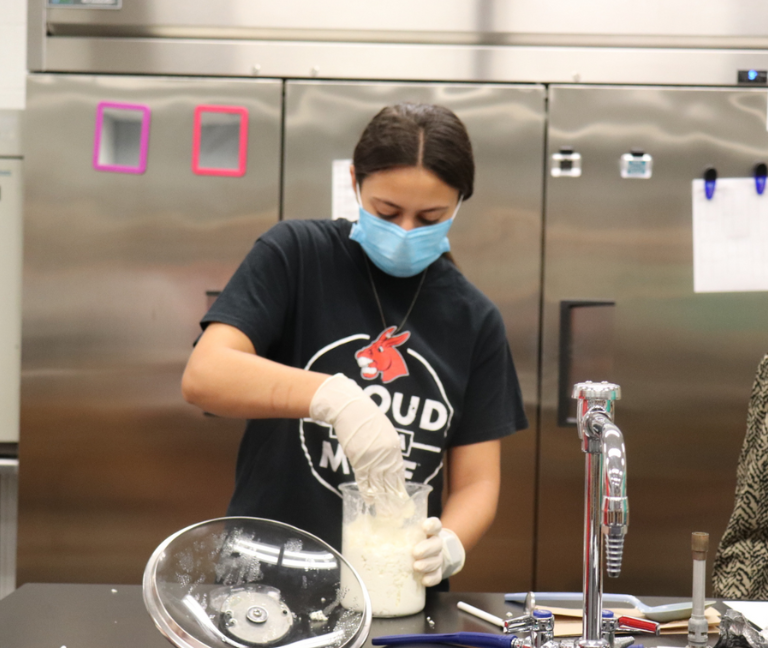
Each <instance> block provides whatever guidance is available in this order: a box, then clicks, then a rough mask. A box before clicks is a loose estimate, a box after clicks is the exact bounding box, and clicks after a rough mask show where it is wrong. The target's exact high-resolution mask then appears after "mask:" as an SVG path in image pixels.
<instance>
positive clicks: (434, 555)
mask: <svg viewBox="0 0 768 648" xmlns="http://www.w3.org/2000/svg"><path fill="white" fill-rule="evenodd" d="M422 528H423V529H424V531H426V533H427V539H426V540H422V541H421V542H419V543H418V544H417V545H416V546H415V547H414V548H413V557H414V558H415V561H414V563H413V571H414V573H415V575H416V578H419V577H421V582H422V584H423V585H424V586H425V587H432V586H433V585H437V584H438V583H439V582H440V581H441V580H443V579H444V578H448V577H449V576H453V575H454V574H457V573H458V572H460V571H461V568H462V567H464V558H465V556H466V554H465V552H464V545H462V544H461V540H459V536H457V535H456V534H455V533H454V532H453V531H451V530H450V529H444V528H443V524H442V522H440V518H436V517H431V518H427V519H426V520H424V522H423V524H422Z"/></svg>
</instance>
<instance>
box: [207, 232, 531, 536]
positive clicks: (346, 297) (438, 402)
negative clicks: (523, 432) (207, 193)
mask: <svg viewBox="0 0 768 648" xmlns="http://www.w3.org/2000/svg"><path fill="white" fill-rule="evenodd" d="M350 229H351V223H350V222H348V221H345V220H337V221H331V220H317V221H284V222H281V223H279V224H278V225H276V226H274V227H273V228H272V229H270V230H269V231H268V232H267V233H266V234H264V235H263V236H262V237H261V238H259V239H258V240H257V241H256V243H255V245H254V246H253V249H252V250H251V252H250V253H249V254H248V256H247V257H246V258H245V260H244V261H243V263H242V264H241V265H240V267H239V268H238V270H237V271H236V272H235V274H234V276H233V277H232V279H231V280H230V281H229V283H228V284H227V286H226V288H225V289H224V290H223V291H222V293H221V295H219V297H218V298H217V299H216V302H215V303H214V304H213V306H212V307H211V309H210V310H209V312H208V313H207V314H206V315H205V317H204V318H203V320H202V323H201V324H202V326H203V328H205V326H206V325H207V324H208V323H211V322H222V323H225V324H229V325H231V326H234V327H236V328H238V329H239V330H240V331H242V332H243V333H244V334H245V335H247V336H248V337H249V338H250V340H251V342H252V343H253V346H254V348H255V349H256V353H258V354H259V355H260V356H263V357H266V358H269V359H271V360H275V361H277V362H280V363H283V364H286V365H290V366H292V367H301V368H305V369H310V370H313V371H319V372H322V373H328V374H335V373H343V374H344V375H346V376H348V377H349V378H352V379H353V380H355V381H356V382H357V383H358V384H359V385H360V386H361V387H362V388H363V389H364V390H365V391H366V393H368V394H369V395H370V396H371V398H372V399H373V400H374V401H375V402H376V403H377V404H378V405H379V407H380V408H381V409H383V410H384V411H385V412H386V414H387V416H388V417H389V418H390V420H391V421H392V423H393V425H394V426H395V428H396V429H397V430H398V431H399V432H400V437H401V440H402V449H403V456H404V460H405V466H406V478H407V479H408V481H414V482H421V483H428V484H430V485H432V487H433V489H434V490H433V491H432V493H431V494H430V500H429V514H430V515H436V516H439V515H440V512H441V494H442V488H443V452H444V451H445V450H446V449H447V448H449V447H451V446H459V445H466V444H471V443H478V442H481V441H489V440H492V439H498V438H501V437H503V436H506V435H508V434H511V433H512V432H514V431H515V430H519V429H523V428H525V427H527V425H528V423H527V421H526V418H525V414H524V412H523V403H522V397H521V394H520V386H519V383H518V380H517V375H516V373H515V368H514V365H513V363H512V356H511V354H510V351H509V345H508V343H507V339H506V333H505V330H504V323H503V321H502V318H501V315H500V313H499V311H498V309H497V308H496V307H495V306H494V305H493V303H492V302H491V301H490V300H489V299H488V298H487V297H485V296H484V295H483V294H482V293H481V292H480V291H479V290H477V289H476V288H475V287H474V286H472V284H470V283H469V282H468V281H467V280H466V279H465V278H464V276H463V275H462V274H461V273H460V272H459V271H458V269H457V268H456V267H455V266H454V265H453V264H452V263H451V262H450V261H448V260H447V259H445V258H440V259H438V260H437V261H435V262H434V263H433V264H432V265H430V266H429V268H428V270H427V275H426V278H425V280H424V283H423V285H422V287H421V290H420V291H419V292H418V296H416V293H417V289H418V287H419V283H420V280H421V275H417V276H415V277H407V278H397V277H392V276H390V275H387V274H386V273H384V272H382V271H381V270H379V269H378V268H377V267H376V266H375V265H374V264H373V263H369V266H370V276H369V273H368V269H367V268H366V258H365V256H364V252H363V250H362V248H361V247H360V245H359V244H358V243H356V242H354V241H351V240H350V239H349V232H350ZM371 279H372V280H373V282H374V284H375V289H376V293H377V294H378V298H379V300H380V303H381V309H382V310H383V313H384V317H385V318H386V326H384V324H383V323H382V316H381V313H380V310H379V306H378V305H377V300H376V295H375V294H374V289H373V287H372V286H371ZM414 296H416V299H415V303H414V305H413V310H412V311H411V313H410V315H409V316H408V319H407V321H406V323H405V326H403V327H402V330H401V331H400V332H399V333H398V334H397V335H395V336H392V337H391V338H390V339H388V340H386V341H384V340H382V338H381V336H382V334H383V333H384V332H385V330H386V329H387V328H389V327H397V326H399V325H400V323H401V322H402V321H403V318H404V317H405V315H406V313H407V312H408V309H409V307H410V306H411V304H412V303H413V302H414ZM353 479H354V475H353V474H352V471H351V468H350V466H349V463H348V461H347V459H346V457H345V456H344V452H343V450H342V448H341V447H340V445H339V443H338V441H337V439H336V436H335V434H334V433H333V429H332V428H330V427H329V426H327V425H323V424H318V423H315V422H312V421H311V420H308V419H305V420H301V421H297V420H293V419H262V420H251V421H248V424H247V427H246V431H245V435H244V437H243V440H242V443H241V446H240V451H239V453H238V459H237V470H236V483H235V492H234V494H233V496H232V500H231V502H230V505H229V508H228V510H227V514H228V515H247V516H254V517H263V518H268V519H272V520H278V521H281V522H285V523H288V524H292V525H294V526H297V527H299V528H301V529H303V530H305V531H309V532H310V533H313V534H315V535H317V536H319V537H320V538H322V539H323V540H325V541H326V542H328V543H329V544H331V545H332V546H334V547H336V548H337V549H340V548H341V495H340V493H339V490H338V486H339V484H341V483H343V482H347V481H352V480H353Z"/></svg>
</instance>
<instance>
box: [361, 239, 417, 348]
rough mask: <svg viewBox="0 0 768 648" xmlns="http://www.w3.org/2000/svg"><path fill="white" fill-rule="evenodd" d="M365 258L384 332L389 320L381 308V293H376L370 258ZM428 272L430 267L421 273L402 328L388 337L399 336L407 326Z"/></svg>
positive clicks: (399, 327)
mask: <svg viewBox="0 0 768 648" xmlns="http://www.w3.org/2000/svg"><path fill="white" fill-rule="evenodd" d="M363 258H364V259H365V269H366V270H367V271H368V279H370V281H371V288H373V296H374V297H375V298H376V305H377V306H378V307H379V314H380V315H381V323H382V325H383V326H384V330H386V329H387V320H386V319H385V317H384V309H383V308H382V307H381V300H380V299H379V293H378V292H377V291H376V284H375V283H374V281H373V273H372V272H371V262H370V261H369V260H368V256H367V255H366V254H363ZM427 270H429V266H427V267H426V268H424V272H422V273H421V281H419V287H418V288H416V294H415V295H414V296H413V301H411V305H410V306H409V307H408V312H407V313H406V314H405V317H404V318H403V321H402V322H400V326H398V327H397V328H396V329H395V330H394V331H392V333H391V334H390V335H389V336H388V337H392V336H393V335H397V334H398V333H399V332H400V331H401V330H402V328H403V326H405V322H406V321H407V320H408V316H409V315H410V314H411V311H412V310H413V307H414V306H415V305H416V300H417V299H418V297H419V293H420V292H421V287H422V286H423V285H424V280H425V279H426V278H427Z"/></svg>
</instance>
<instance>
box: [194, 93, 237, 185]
mask: <svg viewBox="0 0 768 648" xmlns="http://www.w3.org/2000/svg"><path fill="white" fill-rule="evenodd" d="M206 114H207V116H208V119H209V122H210V123H208V124H204V123H203V122H204V119H205V117H206ZM217 117H218V120H217ZM211 118H212V119H213V122H211ZM233 118H234V119H233ZM217 121H218V122H221V123H216V122H217ZM205 129H208V130H209V131H211V132H210V133H209V134H206V133H205V132H204V130H205ZM235 129H236V132H237V134H236V135H235V137H234V138H233V137H230V136H229V135H228V134H227V131H230V132H231V133H234V132H235ZM216 131H218V132H216ZM222 135H223V136H224V137H223V138H222V137H221V136H222ZM206 139H209V140H210V141H209V142H206V141H205V140H206ZM232 145H234V146H236V148H237V151H236V152H235V151H234V150H233V149H232ZM217 149H218V154H217V156H218V158H219V159H218V160H216V161H214V163H211V162H212V157H211V152H213V153H216V151H217ZM226 149H230V150H229V151H227V150H226ZM206 157H207V159H203V158H206ZM227 157H228V159H226V158H227ZM247 159H248V109H247V108H244V107H242V106H213V105H202V106H197V107H196V108H195V121H194V130H193V134H192V171H193V172H194V173H196V174H197V175H211V176H229V177H242V176H244V175H245V170H246V164H247Z"/></svg>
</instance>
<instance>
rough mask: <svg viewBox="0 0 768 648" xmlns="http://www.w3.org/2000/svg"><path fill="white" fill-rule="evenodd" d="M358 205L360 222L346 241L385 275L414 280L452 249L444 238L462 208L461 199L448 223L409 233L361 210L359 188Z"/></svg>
mask: <svg viewBox="0 0 768 648" xmlns="http://www.w3.org/2000/svg"><path fill="white" fill-rule="evenodd" d="M357 201H358V205H359V211H360V220H358V221H357V223H355V224H354V225H353V226H352V231H351V232H350V234H349V238H351V239H352V240H353V241H357V242H358V243H359V244H360V245H361V246H362V248H363V250H364V251H365V253H366V254H367V255H368V258H369V259H370V260H371V261H373V263H374V264H375V265H376V266H377V267H378V268H379V269H380V270H383V271H384V272H386V273H387V274H389V275H392V276H393V277H413V276H414V275H417V274H419V273H420V272H421V271H422V270H424V269H425V268H426V267H427V266H428V265H429V264H430V263H433V262H434V261H436V260H437V259H438V258H439V257H440V255H441V254H443V252H448V251H449V250H450V249H451V244H450V243H449V242H448V236H447V235H448V230H449V229H451V225H453V219H454V218H456V214H457V213H458V211H459V207H460V206H461V198H460V199H459V203H458V205H456V209H455V210H454V212H453V215H452V216H451V217H450V218H449V219H448V220H445V221H443V222H442V223H437V224H436V225H423V226H422V227H416V228H414V229H412V230H404V229H403V228H402V227H400V226H399V225H395V224H394V223H390V222H389V221H386V220H384V219H383V218H379V217H378V216H374V215H373V214H371V213H370V212H367V211H366V210H365V209H363V201H362V200H361V199H360V187H358V188H357Z"/></svg>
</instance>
